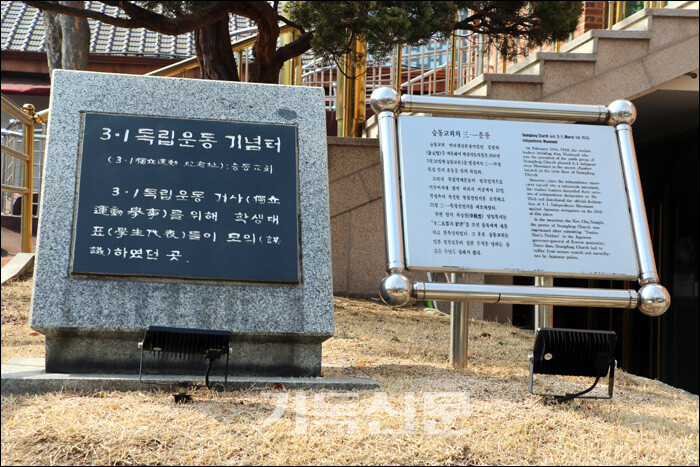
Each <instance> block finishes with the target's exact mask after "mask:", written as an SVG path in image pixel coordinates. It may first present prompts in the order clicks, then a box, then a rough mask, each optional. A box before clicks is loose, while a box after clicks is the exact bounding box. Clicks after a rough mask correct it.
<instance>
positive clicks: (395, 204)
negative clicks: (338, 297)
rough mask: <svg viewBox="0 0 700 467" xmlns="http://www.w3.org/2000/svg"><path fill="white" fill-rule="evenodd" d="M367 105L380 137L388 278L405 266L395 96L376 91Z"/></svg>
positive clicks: (397, 98) (396, 101) (393, 93)
mask: <svg viewBox="0 0 700 467" xmlns="http://www.w3.org/2000/svg"><path fill="white" fill-rule="evenodd" d="M370 104H371V105H372V109H373V110H374V111H375V112H376V113H377V126H378V127H379V135H380V138H379V158H380V160H381V168H382V196H383V203H384V238H385V240H386V271H387V272H388V273H390V274H391V273H401V272H403V270H404V268H405V263H404V251H403V237H402V235H403V233H402V232H403V225H402V218H401V193H400V188H399V150H398V141H397V138H396V115H395V112H396V111H397V110H398V107H399V94H398V93H397V92H396V91H394V90H393V89H391V88H379V89H377V90H375V91H374V92H373V93H372V96H371V98H370Z"/></svg>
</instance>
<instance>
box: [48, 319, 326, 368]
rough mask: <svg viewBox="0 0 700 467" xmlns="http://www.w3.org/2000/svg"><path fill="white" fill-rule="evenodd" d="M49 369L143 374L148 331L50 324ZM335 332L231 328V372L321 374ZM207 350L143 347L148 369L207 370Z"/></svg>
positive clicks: (221, 363)
mask: <svg viewBox="0 0 700 467" xmlns="http://www.w3.org/2000/svg"><path fill="white" fill-rule="evenodd" d="M45 335H46V372H47V373H81V374H138V373H139V368H140V363H141V350H140V349H139V348H138V343H139V342H141V341H142V340H143V336H144V332H143V331H133V330H124V331H108V330H99V331H96V330H84V329H71V328H61V329H51V330H48V331H46V333H45ZM329 337H331V336H330V335H328V334H319V335H308V334H306V335H285V334H272V335H271V334H260V335H256V334H249V333H246V334H236V333H232V334H231V340H230V347H231V348H232V349H233V352H232V353H231V355H229V362H228V374H229V375H230V376H233V375H252V376H320V375H321V345H322V343H323V341H325V340H326V339H328V338H329ZM225 367H226V357H225V356H222V357H220V358H219V359H218V360H216V361H215V362H214V365H213V367H212V370H211V373H210V374H211V375H212V376H214V375H218V376H223V375H224V372H225ZM206 369H207V361H206V359H205V358H204V356H203V355H201V356H199V355H197V356H179V357H178V356H173V355H170V354H168V353H166V352H162V353H159V354H158V355H157V356H154V354H153V353H152V352H143V368H142V373H143V375H144V378H145V377H147V376H148V375H165V374H168V375H191V374H202V375H204V373H205V371H206Z"/></svg>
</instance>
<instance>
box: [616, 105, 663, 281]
mask: <svg viewBox="0 0 700 467" xmlns="http://www.w3.org/2000/svg"><path fill="white" fill-rule="evenodd" d="M608 109H609V113H610V122H609V123H610V124H611V125H614V126H615V134H616V135H617V144H618V146H619V149H620V161H621V162H622V173H623V176H624V179H625V186H626V188H627V198H628V200H629V206H630V214H631V216H632V232H633V233H634V242H635V245H636V250H637V260H638V261H639V283H640V284H641V285H644V284H649V283H656V282H659V275H658V273H657V271H656V260H655V258H654V250H653V246H652V243H651V235H650V233H649V223H648V221H647V211H646V207H645V206H644V194H643V193H642V182H641V180H640V178H639V168H638V167H637V154H636V151H635V149H634V140H633V139H632V127H631V126H630V125H632V123H634V120H635V118H636V116H637V110H636V109H635V107H634V105H633V104H632V103H631V102H629V101H625V100H617V101H615V102H613V103H612V104H610V106H609V107H608Z"/></svg>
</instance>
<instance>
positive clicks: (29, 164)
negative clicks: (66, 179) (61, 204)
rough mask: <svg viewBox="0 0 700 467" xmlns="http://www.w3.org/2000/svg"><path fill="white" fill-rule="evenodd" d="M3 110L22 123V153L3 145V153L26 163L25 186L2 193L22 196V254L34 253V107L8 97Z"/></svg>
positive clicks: (7, 188) (3, 187) (9, 188)
mask: <svg viewBox="0 0 700 467" xmlns="http://www.w3.org/2000/svg"><path fill="white" fill-rule="evenodd" d="M2 110H4V111H5V112H7V113H8V114H10V115H11V116H13V117H14V118H16V119H17V120H19V121H20V122H22V126H23V131H22V151H21V152H20V151H17V150H16V149H13V148H11V147H9V146H5V145H4V144H3V145H2V152H3V153H4V154H6V155H8V156H10V157H14V158H16V159H20V160H21V161H22V162H23V163H24V170H23V171H22V174H23V186H13V185H5V184H3V185H2V191H4V192H6V193H17V194H20V195H22V218H21V224H20V225H21V241H20V242H21V245H20V249H21V252H22V253H31V252H32V210H33V204H34V186H33V185H34V121H35V118H34V106H33V105H31V104H25V105H24V109H20V108H19V107H17V106H16V105H15V104H14V103H13V102H12V101H11V100H9V99H8V98H7V97H5V96H2ZM3 180H4V179H3Z"/></svg>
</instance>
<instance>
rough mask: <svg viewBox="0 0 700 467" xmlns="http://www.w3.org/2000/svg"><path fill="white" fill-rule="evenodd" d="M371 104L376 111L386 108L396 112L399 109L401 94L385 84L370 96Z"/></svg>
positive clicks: (382, 110)
mask: <svg viewBox="0 0 700 467" xmlns="http://www.w3.org/2000/svg"><path fill="white" fill-rule="evenodd" d="M369 104H370V105H371V106H372V110H374V112H375V113H380V112H384V111H385V110H389V111H391V112H396V111H397V110H398V109H399V104H400V96H399V93H398V92H396V91H395V90H394V89H392V88H390V87H387V86H384V87H381V88H377V89H375V90H374V92H372V95H371V96H370V97H369Z"/></svg>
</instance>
